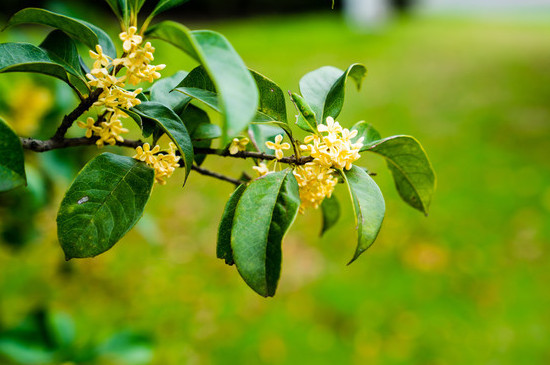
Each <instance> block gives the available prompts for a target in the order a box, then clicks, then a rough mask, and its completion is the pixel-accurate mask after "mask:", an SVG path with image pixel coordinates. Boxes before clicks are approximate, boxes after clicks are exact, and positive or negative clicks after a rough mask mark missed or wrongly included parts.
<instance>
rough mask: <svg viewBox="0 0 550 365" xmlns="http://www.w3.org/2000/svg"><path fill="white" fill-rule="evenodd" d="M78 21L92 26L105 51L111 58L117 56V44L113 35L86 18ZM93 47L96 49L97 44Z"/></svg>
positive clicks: (89, 26)
mask: <svg viewBox="0 0 550 365" xmlns="http://www.w3.org/2000/svg"><path fill="white" fill-rule="evenodd" d="M78 21H79V22H80V23H82V24H84V25H85V26H87V27H88V28H90V29H91V30H92V31H93V32H94V33H95V34H96V35H97V38H98V44H99V45H100V46H101V48H102V49H103V53H105V54H106V55H107V56H109V57H111V58H116V56H117V53H116V47H115V44H114V43H113V40H112V39H111V37H109V35H108V34H107V33H106V32H105V31H104V30H103V29H101V28H99V27H98V26H96V25H94V24H92V23H88V22H86V21H84V20H80V19H78ZM92 49H93V50H94V51H95V46H94V47H93V48H92Z"/></svg>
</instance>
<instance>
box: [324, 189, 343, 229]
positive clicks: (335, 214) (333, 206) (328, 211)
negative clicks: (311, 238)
mask: <svg viewBox="0 0 550 365" xmlns="http://www.w3.org/2000/svg"><path fill="white" fill-rule="evenodd" d="M321 213H322V214H323V228H321V236H322V235H323V234H325V232H326V231H328V230H329V229H330V228H332V227H333V226H334V225H335V224H336V222H338V219H339V218H340V203H339V202H338V199H336V196H334V195H333V196H331V197H330V198H325V199H324V200H323V202H322V203H321Z"/></svg>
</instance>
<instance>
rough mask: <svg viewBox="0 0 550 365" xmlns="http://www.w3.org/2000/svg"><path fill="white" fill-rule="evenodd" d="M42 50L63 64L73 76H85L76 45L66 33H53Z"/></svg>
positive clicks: (44, 43) (42, 45)
mask: <svg viewBox="0 0 550 365" xmlns="http://www.w3.org/2000/svg"><path fill="white" fill-rule="evenodd" d="M40 48H42V49H43V50H45V51H46V52H47V53H48V55H49V56H50V58H51V59H52V60H54V61H55V62H57V63H60V64H63V65H64V66H65V68H66V69H67V71H69V72H70V73H72V74H73V75H82V76H83V74H82V69H81V67H80V61H79V59H78V50H77V49H76V45H75V43H74V41H73V40H72V39H71V37H69V36H68V35H66V34H65V32H63V31H61V30H59V29H56V30H53V31H51V32H50V34H48V36H47V37H46V39H44V41H43V42H42V43H41V44H40ZM82 79H83V80H84V81H85V79H84V78H82Z"/></svg>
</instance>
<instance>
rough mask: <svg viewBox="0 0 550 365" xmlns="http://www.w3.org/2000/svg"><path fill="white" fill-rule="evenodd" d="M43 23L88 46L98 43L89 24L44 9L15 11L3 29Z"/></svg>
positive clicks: (92, 46)
mask: <svg viewBox="0 0 550 365" xmlns="http://www.w3.org/2000/svg"><path fill="white" fill-rule="evenodd" d="M28 23H36V24H44V25H49V26H50V27H54V28H57V29H60V30H62V31H63V32H65V33H66V34H67V35H68V36H70V37H71V38H73V39H76V40H78V41H80V42H82V43H84V44H85V45H86V46H88V48H90V49H95V46H96V44H98V43H99V40H98V36H97V35H96V34H95V33H94V31H93V30H92V29H90V27H89V26H87V25H85V24H83V22H81V21H80V20H77V19H74V18H71V17H68V16H65V15H62V14H57V13H54V12H51V11H49V10H45V9H38V8H26V9H23V10H20V11H18V12H17V13H15V14H14V15H13V16H12V17H11V18H10V20H9V21H8V24H6V26H5V27H4V29H6V28H8V27H12V26H14V25H18V24H28Z"/></svg>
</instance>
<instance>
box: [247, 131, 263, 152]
mask: <svg viewBox="0 0 550 365" xmlns="http://www.w3.org/2000/svg"><path fill="white" fill-rule="evenodd" d="M248 137H250V142H252V145H253V146H254V148H255V149H256V151H258V152H261V151H260V147H259V146H258V143H257V142H256V138H254V133H252V129H250V128H248Z"/></svg>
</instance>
